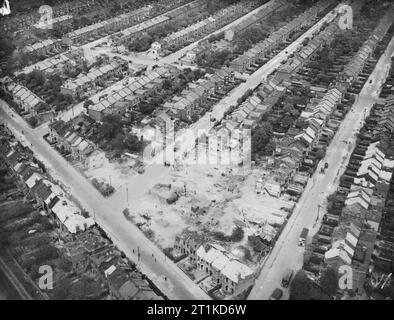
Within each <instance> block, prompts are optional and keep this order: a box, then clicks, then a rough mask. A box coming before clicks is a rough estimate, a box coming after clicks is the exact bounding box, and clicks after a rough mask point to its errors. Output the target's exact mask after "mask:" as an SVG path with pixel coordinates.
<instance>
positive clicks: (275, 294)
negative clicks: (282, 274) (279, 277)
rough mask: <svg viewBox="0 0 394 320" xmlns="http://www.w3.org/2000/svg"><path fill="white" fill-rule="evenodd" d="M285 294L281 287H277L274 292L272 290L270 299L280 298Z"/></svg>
mask: <svg viewBox="0 0 394 320" xmlns="http://www.w3.org/2000/svg"><path fill="white" fill-rule="evenodd" d="M282 296H283V291H282V290H281V289H279V288H276V289H275V290H274V292H272V294H271V296H270V300H280V298H282Z"/></svg>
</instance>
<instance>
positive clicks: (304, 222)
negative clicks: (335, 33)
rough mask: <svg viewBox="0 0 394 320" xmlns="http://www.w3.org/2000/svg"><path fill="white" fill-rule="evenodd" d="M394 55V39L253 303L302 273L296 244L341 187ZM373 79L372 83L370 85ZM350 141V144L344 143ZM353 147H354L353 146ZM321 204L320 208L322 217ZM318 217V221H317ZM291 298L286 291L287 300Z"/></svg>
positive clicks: (267, 266) (331, 149) (287, 230)
mask: <svg viewBox="0 0 394 320" xmlns="http://www.w3.org/2000/svg"><path fill="white" fill-rule="evenodd" d="M393 53H394V38H393V40H392V41H391V42H390V44H389V46H388V47H387V50H386V54H384V55H383V56H382V57H381V59H380V60H379V61H378V63H377V65H376V67H375V69H374V71H373V73H372V74H371V75H370V77H369V79H368V81H367V82H366V84H365V86H364V88H363V89H362V91H361V92H360V94H359V97H358V99H357V100H356V101H355V104H354V105H353V107H352V111H350V112H349V113H348V115H347V116H346V118H345V120H344V121H343V122H342V124H341V126H340V128H339V130H338V132H337V134H336V135H335V137H334V139H333V140H332V142H331V144H330V146H329V148H328V150H327V155H326V157H325V158H324V159H323V160H322V161H321V163H320V165H321V164H323V163H325V162H328V163H329V167H328V169H327V171H326V174H324V175H323V174H319V171H320V170H319V169H320V166H319V168H318V169H317V170H316V173H315V174H314V175H313V178H312V179H310V180H309V182H308V184H307V187H306V189H305V191H304V193H303V195H302V197H301V199H300V201H299V202H298V204H297V206H296V208H295V210H294V212H293V215H292V216H291V218H290V219H289V221H288V224H287V225H286V227H285V229H284V230H283V233H282V235H281V236H280V237H279V240H278V242H277V244H276V245H275V247H274V249H273V251H272V253H271V254H270V256H269V258H268V259H267V262H266V263H265V266H264V267H263V269H262V271H261V274H260V276H259V277H258V279H257V280H256V282H255V286H254V287H253V290H252V291H251V293H250V295H249V298H248V299H250V300H265V299H268V298H269V296H270V294H271V293H272V292H273V290H274V289H275V288H277V287H280V283H281V278H282V276H283V274H284V272H285V270H286V268H292V269H294V270H299V269H301V268H302V265H303V253H304V250H303V248H302V247H299V246H298V245H297V242H298V238H299V235H300V233H301V230H302V228H304V227H306V228H309V229H310V230H311V231H310V235H311V234H313V233H315V232H316V231H317V230H318V228H319V226H320V222H321V218H322V217H323V214H324V210H325V208H324V205H325V202H324V199H326V198H327V196H328V195H329V194H331V193H332V192H334V191H335V190H336V189H337V186H338V185H339V177H340V176H341V175H342V173H343V172H344V170H345V168H346V164H347V163H348V160H349V158H350V155H351V151H352V150H353V148H354V146H355V134H356V132H357V131H358V130H359V129H360V128H361V126H362V123H363V122H364V117H365V116H366V115H367V114H368V113H369V111H370V109H371V107H372V106H373V104H374V103H375V102H376V101H378V96H379V92H380V89H381V86H382V84H383V83H384V80H385V78H386V77H387V74H388V70H389V68H390V57H391V56H392V55H393ZM369 80H372V83H369ZM347 141H349V142H350V145H348V144H346V143H345V142H347ZM350 146H351V147H350ZM318 205H321V206H322V208H321V210H320V214H319V217H318V216H317V215H318V214H317V212H318ZM317 218H318V220H316V219H317ZM287 297H288V292H287V290H285V294H284V299H286V298H287Z"/></svg>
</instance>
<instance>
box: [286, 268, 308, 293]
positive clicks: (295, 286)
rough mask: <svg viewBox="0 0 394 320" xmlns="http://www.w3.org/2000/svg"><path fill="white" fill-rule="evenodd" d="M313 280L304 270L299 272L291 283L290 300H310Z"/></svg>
mask: <svg viewBox="0 0 394 320" xmlns="http://www.w3.org/2000/svg"><path fill="white" fill-rule="evenodd" d="M310 291H311V280H309V279H308V277H307V276H306V274H305V272H304V271H303V270H299V271H298V272H297V273H296V275H295V276H294V279H293V281H292V282H291V283H290V300H308V299H309V298H310Z"/></svg>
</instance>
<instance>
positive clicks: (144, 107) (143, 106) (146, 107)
mask: <svg viewBox="0 0 394 320" xmlns="http://www.w3.org/2000/svg"><path fill="white" fill-rule="evenodd" d="M139 110H140V112H141V113H142V114H144V115H149V114H151V113H152V112H153V111H154V110H155V106H154V105H153V104H151V103H148V102H146V101H141V102H140V103H139Z"/></svg>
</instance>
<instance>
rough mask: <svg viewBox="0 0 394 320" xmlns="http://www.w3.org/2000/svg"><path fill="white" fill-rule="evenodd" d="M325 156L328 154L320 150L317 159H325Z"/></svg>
mask: <svg viewBox="0 0 394 320" xmlns="http://www.w3.org/2000/svg"><path fill="white" fill-rule="evenodd" d="M325 154H326V152H325V151H324V150H323V149H319V150H317V151H316V158H317V159H318V160H321V159H323V158H324V156H325Z"/></svg>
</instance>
